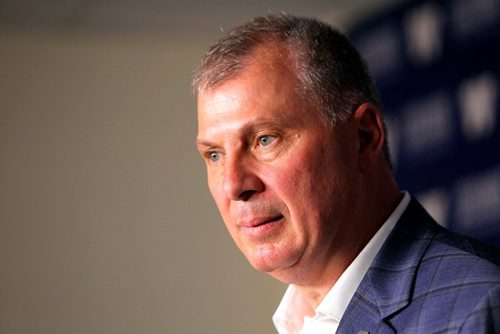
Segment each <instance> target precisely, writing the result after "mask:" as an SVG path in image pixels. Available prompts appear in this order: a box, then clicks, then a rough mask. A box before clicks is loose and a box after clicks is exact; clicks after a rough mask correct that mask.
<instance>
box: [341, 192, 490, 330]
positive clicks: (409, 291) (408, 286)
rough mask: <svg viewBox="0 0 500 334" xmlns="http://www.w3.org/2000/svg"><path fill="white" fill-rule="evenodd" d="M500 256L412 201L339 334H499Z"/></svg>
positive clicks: (364, 283) (360, 286)
mask: <svg viewBox="0 0 500 334" xmlns="http://www.w3.org/2000/svg"><path fill="white" fill-rule="evenodd" d="M499 264H500V255H499V250H498V249H495V248H493V247H490V246H486V245H484V244H481V243H480V242H478V241H476V240H473V239H469V238H466V237H463V236H460V235H457V234H454V233H452V232H450V231H448V230H446V229H444V228H442V227H441V226H439V225H438V224H437V223H436V222H435V221H434V220H433V219H432V218H431V217H430V216H429V214H428V213H427V212H426V211H425V209H424V208H422V206H420V204H419V203H418V202H417V201H416V200H415V199H414V198H412V200H411V201H410V204H409V205H408V208H407V209H406V211H405V212H404V213H403V215H402V216H401V218H400V220H399V221H398V223H397V224H396V226H395V227H394V229H393V231H392V232H391V234H390V235H389V237H388V239H387V241H386V242H385V243H384V245H383V246H382V249H381V250H380V252H379V253H378V254H377V256H376V258H375V259H374V261H373V263H372V265H371V266H370V268H369V269H368V272H367V273H366V275H365V277H364V278H363V280H362V281H361V283H360V285H359V287H358V289H357V290H356V293H355V294H354V296H353V298H352V299H351V302H350V303H349V305H348V306H347V309H346V311H345V313H344V316H343V317H342V319H341V321H340V324H339V328H338V330H337V333H342V334H344V333H345V334H352V333H354V334H358V333H370V334H374V333H425V334H427V333H474V334H475V333H500V266H499Z"/></svg>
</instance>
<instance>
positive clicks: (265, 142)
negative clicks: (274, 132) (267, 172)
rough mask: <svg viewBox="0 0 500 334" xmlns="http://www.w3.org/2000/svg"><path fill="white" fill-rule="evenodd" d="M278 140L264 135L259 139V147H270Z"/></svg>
mask: <svg viewBox="0 0 500 334" xmlns="http://www.w3.org/2000/svg"><path fill="white" fill-rule="evenodd" d="M275 140H276V136H271V135H263V136H260V137H259V145H260V146H264V147H265V146H269V145H271V144H272V143H273V142H274V141H275Z"/></svg>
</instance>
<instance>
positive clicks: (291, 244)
mask: <svg viewBox="0 0 500 334" xmlns="http://www.w3.org/2000/svg"><path fill="white" fill-rule="evenodd" d="M255 58H257V57H255ZM296 87H297V81H296V79H295V77H294V76H293V75H292V73H291V72H290V70H289V69H288V67H287V66H285V65H283V63H282V62H280V61H279V59H278V56H277V55H275V54H272V55H269V54H268V55H266V56H263V57H260V58H259V61H258V63H257V62H254V63H251V64H250V65H248V66H247V67H246V68H245V70H244V71H243V72H242V73H240V74H238V75H236V76H234V77H232V78H230V79H228V80H226V81H225V82H223V83H222V84H221V85H218V86H216V87H215V88H212V89H208V90H207V91H205V92H203V93H202V94H200V96H199V99H198V140H197V147H198V150H199V152H200V154H201V155H202V157H203V158H204V160H205V162H206V166H207V173H208V185H209V188H210V192H211V194H212V196H213V198H214V199H215V202H216V204H217V206H218V208H219V211H220V213H221V215H222V218H223V220H224V223H225V224H226V226H227V229H228V230H229V232H230V234H231V236H232V238H233V239H234V241H235V242H236V244H237V246H238V247H239V248H240V250H241V251H242V252H243V253H244V255H245V256H246V257H247V259H248V260H249V261H250V263H251V264H252V265H253V266H254V267H255V268H256V269H258V270H261V271H265V272H269V273H270V274H272V275H274V276H275V277H277V278H279V279H281V280H284V281H287V280H289V279H290V274H293V275H300V273H301V272H303V271H305V270H314V267H318V268H320V267H321V266H322V265H324V264H323V262H324V261H329V259H330V258H331V255H332V254H333V253H334V252H336V251H338V246H339V245H340V244H341V243H342V242H344V241H345V240H342V239H343V236H345V232H344V231H345V229H346V228H347V227H348V226H349V220H348V218H349V217H350V214H351V213H352V212H350V211H352V210H353V208H354V206H353V203H355V202H356V194H357V189H358V188H359V184H358V183H359V182H358V181H357V179H358V178H357V177H356V173H357V167H356V165H357V163H356V156H357V154H356V152H357V148H356V146H355V145H356V144H355V142H356V131H353V127H352V126H351V125H350V122H347V123H345V124H342V125H338V126H336V127H335V128H334V129H331V128H329V127H327V126H325V125H324V122H322V119H321V118H320V115H319V112H318V111H317V110H316V109H315V107H314V106H312V105H311V104H310V103H308V102H306V101H304V100H303V99H301V98H299V97H298V96H297V95H296V94H295V92H294V90H295V89H296Z"/></svg>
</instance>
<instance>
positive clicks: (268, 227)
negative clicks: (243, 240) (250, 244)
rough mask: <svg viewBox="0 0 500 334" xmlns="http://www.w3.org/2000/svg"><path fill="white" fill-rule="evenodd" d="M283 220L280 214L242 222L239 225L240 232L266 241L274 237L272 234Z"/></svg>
mask: <svg viewBox="0 0 500 334" xmlns="http://www.w3.org/2000/svg"><path fill="white" fill-rule="evenodd" d="M283 219H284V217H283V215H281V214H279V215H276V216H266V217H259V218H253V219H250V220H245V221H240V222H239V223H238V224H237V225H238V227H239V228H240V231H241V232H243V233H244V234H245V235H247V237H250V238H252V239H259V240H264V239H266V237H269V236H270V235H272V234H271V232H273V231H275V230H276V229H278V228H279V227H280V226H281V222H282V221H283Z"/></svg>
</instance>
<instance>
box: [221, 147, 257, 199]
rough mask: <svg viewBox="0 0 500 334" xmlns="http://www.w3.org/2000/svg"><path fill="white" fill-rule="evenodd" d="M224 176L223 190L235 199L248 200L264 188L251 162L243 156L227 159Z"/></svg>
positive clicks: (227, 195)
mask: <svg viewBox="0 0 500 334" xmlns="http://www.w3.org/2000/svg"><path fill="white" fill-rule="evenodd" d="M223 177H224V179H223V183H222V190H223V192H224V194H225V196H226V197H227V198H229V199H231V200H233V201H248V200H249V199H250V198H251V197H252V196H254V195H255V194H257V193H260V192H262V191H263V190H264V183H263V182H262V180H261V179H260V178H259V177H258V176H257V175H256V174H255V172H254V168H253V167H252V165H251V162H249V161H245V159H242V158H241V156H239V157H233V158H231V159H227V160H226V162H225V164H224V176H223Z"/></svg>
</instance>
